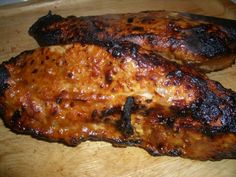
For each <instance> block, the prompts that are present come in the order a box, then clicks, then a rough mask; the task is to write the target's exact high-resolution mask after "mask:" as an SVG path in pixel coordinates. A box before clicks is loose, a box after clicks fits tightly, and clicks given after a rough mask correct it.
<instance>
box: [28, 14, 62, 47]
mask: <svg viewBox="0 0 236 177" xmlns="http://www.w3.org/2000/svg"><path fill="white" fill-rule="evenodd" d="M62 19H63V18H62V17H61V16H59V15H52V13H51V11H49V13H48V14H47V15H46V16H43V17H41V18H39V19H38V20H37V22H36V23H35V24H34V25H33V26H31V27H30V29H29V34H30V35H32V36H34V37H35V39H36V40H37V41H38V43H39V44H40V45H44V44H48V45H53V44H57V43H59V39H60V34H61V32H60V30H58V29H55V30H52V31H51V32H50V33H47V31H46V32H44V30H43V27H44V26H49V25H50V24H52V23H55V22H59V21H61V20H62ZM34 34H37V35H34Z"/></svg>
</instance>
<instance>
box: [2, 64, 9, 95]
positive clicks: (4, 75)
mask: <svg viewBox="0 0 236 177" xmlns="http://www.w3.org/2000/svg"><path fill="white" fill-rule="evenodd" d="M9 77H10V73H9V72H8V70H7V68H6V67H5V66H4V65H0V96H2V95H3V94H4V91H5V90H6V89H7V88H8V86H9V85H8V83H7V80H8V78H9Z"/></svg>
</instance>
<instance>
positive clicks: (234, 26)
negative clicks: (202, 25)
mask: <svg viewBox="0 0 236 177" xmlns="http://www.w3.org/2000/svg"><path fill="white" fill-rule="evenodd" d="M180 14H181V15H182V16H185V17H188V18H190V19H191V20H198V21H199V20H204V21H206V22H209V23H213V24H218V25H221V26H222V27H224V28H225V30H226V32H227V34H228V35H229V36H230V37H231V38H232V39H233V40H236V20H230V19H223V18H217V17H211V16H203V15H197V14H190V13H180Z"/></svg>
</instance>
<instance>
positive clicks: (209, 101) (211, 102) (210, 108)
mask: <svg viewBox="0 0 236 177" xmlns="http://www.w3.org/2000/svg"><path fill="white" fill-rule="evenodd" d="M192 82H194V83H196V85H198V87H199V89H200V90H201V95H202V97H201V98H199V99H198V101H196V102H195V103H193V104H192V105H191V106H190V109H191V114H192V115H193V118H195V119H199V120H201V121H202V122H203V124H205V126H204V130H203V132H204V133H206V134H208V135H214V134H216V133H221V132H233V133H235V132H236V105H235V98H234V95H235V93H234V92H233V91H230V90H227V89H224V88H223V87H222V88H221V89H220V90H221V91H223V92H225V93H226V94H225V96H222V97H219V96H217V95H216V94H215V93H214V92H212V91H210V90H209V88H208V86H207V83H206V81H204V80H203V79H201V78H197V77H193V78H192ZM215 83H216V85H219V83H217V82H215ZM218 88H220V86H218ZM228 93H230V94H228ZM219 117H220V120H221V124H222V125H221V126H211V125H210V123H211V122H214V121H215V120H217V119H218V118H219Z"/></svg>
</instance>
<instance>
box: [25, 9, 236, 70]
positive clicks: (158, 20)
mask: <svg viewBox="0 0 236 177" xmlns="http://www.w3.org/2000/svg"><path fill="white" fill-rule="evenodd" d="M29 33H30V34H31V35H32V36H33V37H34V38H35V39H36V40H37V41H38V43H39V44H40V45H41V46H48V45H55V44H69V43H76V42H81V43H90V44H94V43H96V42H100V41H107V43H108V44H109V43H114V41H119V42H120V41H129V42H132V43H135V44H138V45H140V46H141V47H143V48H145V49H148V50H153V51H156V52H158V53H159V54H161V55H162V56H164V57H165V58H168V59H170V60H175V61H176V62H178V63H180V64H188V65H191V66H194V67H195V68H198V69H201V70H203V71H206V72H209V71H214V70H219V69H223V68H226V67H228V66H230V65H231V64H232V63H234V61H235V59H236V21H234V20H226V19H219V18H214V17H206V16H200V15H194V14H188V13H179V12H168V11H150V12H140V13H129V14H109V15H102V16H88V17H74V16H69V17H67V18H63V17H61V16H59V15H52V14H51V13H49V14H48V15H47V16H44V17H41V18H40V19H39V20H38V21H37V22H36V23H35V24H34V25H33V26H32V27H31V28H30V30H29Z"/></svg>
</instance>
